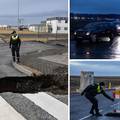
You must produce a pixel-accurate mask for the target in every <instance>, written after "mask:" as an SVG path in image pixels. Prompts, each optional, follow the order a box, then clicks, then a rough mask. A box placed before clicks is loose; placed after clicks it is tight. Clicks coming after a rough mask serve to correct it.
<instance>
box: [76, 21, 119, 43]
mask: <svg viewBox="0 0 120 120" xmlns="http://www.w3.org/2000/svg"><path fill="white" fill-rule="evenodd" d="M119 25H120V24H119ZM119 33H120V26H119V27H118V26H117V22H93V23H89V24H87V25H86V26H85V27H84V28H83V29H78V30H76V31H75V32H74V36H75V39H76V40H77V41H79V42H81V41H83V40H89V41H91V42H97V41H101V40H102V38H103V37H104V38H105V37H107V38H109V41H112V40H113V38H114V37H115V36H116V35H117V34H119Z"/></svg>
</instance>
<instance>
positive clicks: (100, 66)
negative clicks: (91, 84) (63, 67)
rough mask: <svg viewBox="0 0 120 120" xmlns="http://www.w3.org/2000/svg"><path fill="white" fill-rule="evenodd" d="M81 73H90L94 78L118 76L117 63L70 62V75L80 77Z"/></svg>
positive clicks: (119, 69) (118, 65) (119, 65)
mask: <svg viewBox="0 0 120 120" xmlns="http://www.w3.org/2000/svg"><path fill="white" fill-rule="evenodd" d="M81 71H92V72H94V74H95V76H120V62H119V61H81V62H80V61H79V62H76V61H74V62H73V61H72V62H71V64H70V74H71V75H80V72H81Z"/></svg>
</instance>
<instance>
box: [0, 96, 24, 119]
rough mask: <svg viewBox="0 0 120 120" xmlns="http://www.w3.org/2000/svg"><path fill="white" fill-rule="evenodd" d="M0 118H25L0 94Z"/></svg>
mask: <svg viewBox="0 0 120 120" xmlns="http://www.w3.org/2000/svg"><path fill="white" fill-rule="evenodd" d="M0 108H1V109H0V120H26V119H25V118H24V117H23V116H22V115H21V114H20V113H18V112H17V111H16V110H15V109H14V108H13V107H12V106H11V105H9V104H8V103H7V102H6V101H5V100H4V99H3V98H2V97H1V96H0Z"/></svg>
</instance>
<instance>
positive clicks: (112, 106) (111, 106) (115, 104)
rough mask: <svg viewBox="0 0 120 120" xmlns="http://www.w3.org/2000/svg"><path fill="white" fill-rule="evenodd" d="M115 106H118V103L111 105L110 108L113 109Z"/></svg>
mask: <svg viewBox="0 0 120 120" xmlns="http://www.w3.org/2000/svg"><path fill="white" fill-rule="evenodd" d="M117 105H120V102H118V103H116V104H113V105H111V106H110V107H114V106H117Z"/></svg>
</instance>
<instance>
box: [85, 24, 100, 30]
mask: <svg viewBox="0 0 120 120" xmlns="http://www.w3.org/2000/svg"><path fill="white" fill-rule="evenodd" d="M99 27H100V25H99V24H97V23H90V24H87V25H86V26H85V27H84V28H85V29H97V28H99Z"/></svg>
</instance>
